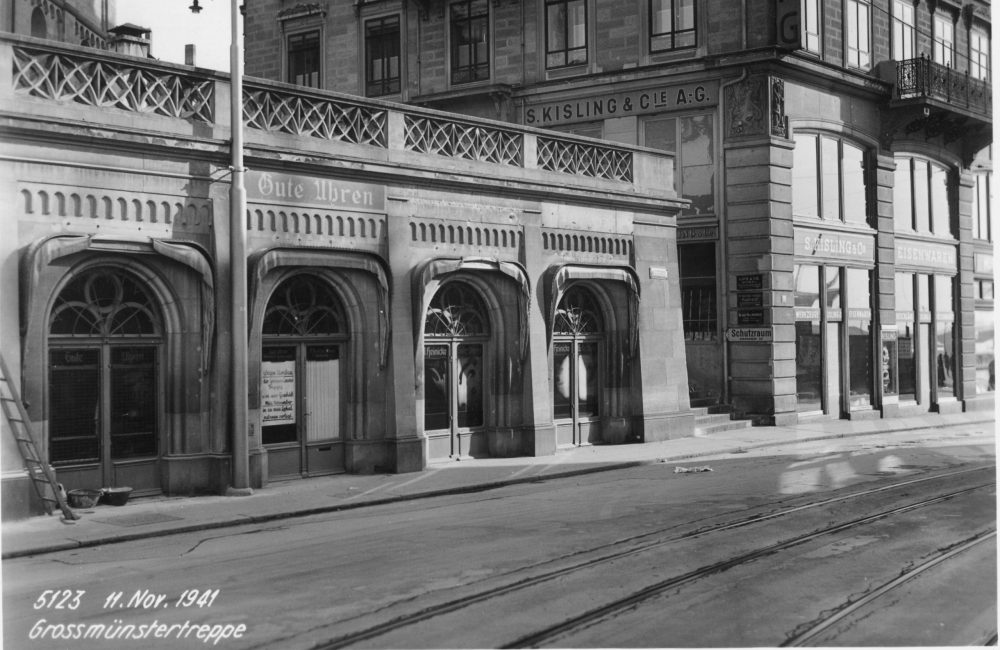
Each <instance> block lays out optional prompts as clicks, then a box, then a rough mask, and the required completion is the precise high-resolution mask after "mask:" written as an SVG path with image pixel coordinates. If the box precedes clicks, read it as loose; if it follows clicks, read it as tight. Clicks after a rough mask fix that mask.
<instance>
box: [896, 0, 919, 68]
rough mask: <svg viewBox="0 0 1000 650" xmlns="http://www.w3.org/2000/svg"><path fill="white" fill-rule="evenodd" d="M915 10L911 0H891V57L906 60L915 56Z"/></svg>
mask: <svg viewBox="0 0 1000 650" xmlns="http://www.w3.org/2000/svg"><path fill="white" fill-rule="evenodd" d="M915 14H916V12H915V10H914V8H913V2H912V0H893V2H892V58H893V59H895V60H897V61H906V60H907V59H912V58H913V57H914V56H916V49H915V48H916V41H915V40H914V37H915V35H916V29H917V28H916V25H917V22H916V15H915Z"/></svg>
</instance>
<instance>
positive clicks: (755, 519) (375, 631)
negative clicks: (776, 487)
mask: <svg viewBox="0 0 1000 650" xmlns="http://www.w3.org/2000/svg"><path fill="white" fill-rule="evenodd" d="M987 471H988V472H989V473H990V476H991V477H992V476H993V473H994V472H995V467H993V466H990V467H977V468H971V469H961V470H956V471H951V472H944V473H938V474H934V475H932V476H921V477H918V478H913V479H908V480H905V481H899V482H896V483H892V484H889V485H880V486H877V487H874V488H869V489H865V490H860V491H853V492H850V493H847V494H840V495H836V496H833V497H829V498H825V499H820V500H816V501H811V502H809V503H805V504H798V505H794V506H791V507H785V508H781V509H779V510H776V511H772V512H765V513H755V514H753V515H750V516H745V517H741V518H738V519H735V520H730V521H724V522H720V523H717V524H711V525H707V526H700V527H698V528H695V529H693V530H689V531H686V532H683V533H680V534H673V535H669V536H667V537H663V535H664V533H669V532H670V531H671V530H673V529H674V528H676V527H675V526H674V527H671V528H659V529H657V530H654V531H649V532H646V533H643V534H641V535H635V536H631V537H629V538H625V539H621V540H616V541H614V542H610V543H609V544H606V545H603V546H600V547H596V548H593V549H588V550H587V551H580V552H578V553H576V554H575V555H577V556H582V555H592V554H593V553H595V552H596V553H602V552H603V554H601V555H599V556H598V557H589V558H586V559H581V560H578V561H575V562H572V563H571V564H569V565H566V566H562V567H558V568H555V569H550V570H547V571H543V572H541V573H536V574H534V575H529V576H527V577H523V578H520V579H515V580H514V581H512V582H507V583H506V584H501V585H497V586H493V587H488V588H485V589H479V590H477V591H473V592H472V593H469V594H461V595H460V596H459V597H455V598H450V599H448V600H446V601H444V602H441V603H437V604H433V605H429V606H426V607H423V608H421V609H419V610H417V611H414V612H410V613H406V614H401V615H398V616H396V617H394V618H392V619H390V620H388V621H384V622H380V623H378V624H377V625H373V626H370V627H366V628H364V629H360V630H356V631H353V632H350V633H347V634H343V635H341V636H338V637H335V638H333V639H330V640H329V641H327V642H323V643H319V644H317V645H315V646H314V647H315V648H323V649H327V648H329V649H333V648H345V647H349V646H352V645H354V644H357V643H360V642H364V641H368V640H371V639H375V638H378V637H380V636H383V635H385V634H389V633H391V632H394V631H398V630H402V629H405V628H407V627H410V626H414V625H418V624H420V623H425V622H427V621H431V620H433V619H435V618H437V617H440V616H443V615H446V614H450V613H453V612H458V611H460V610H462V609H465V608H468V607H471V606H473V605H476V604H480V603H485V602H487V601H489V600H492V599H495V598H498V597H503V596H508V595H512V594H515V593H517V592H519V591H524V590H528V589H530V588H532V587H535V586H538V585H541V584H543V583H546V582H549V581H553V580H556V579H559V578H562V577H566V576H570V575H572V574H575V573H577V572H581V571H584V570H587V569H592V568H595V567H599V566H600V565H603V564H607V563H612V562H615V561H618V560H622V559H625V558H627V557H629V556H635V555H638V554H641V553H646V552H649V551H653V550H656V549H658V548H661V547H664V546H668V545H670V544H674V543H677V542H681V541H685V540H691V539H694V538H699V537H702V536H707V535H710V534H713V533H720V532H725V531H730V530H735V529H739V528H743V527H747V526H752V525H755V524H760V523H765V522H769V521H773V520H775V519H778V518H781V517H787V516H789V515H793V514H796V513H801V512H806V511H809V510H814V509H818V508H822V507H825V506H830V505H834V504H838V503H844V502H849V501H852V500H857V499H862V498H864V497H869V496H877V495H880V494H882V493H886V492H891V491H895V490H902V489H905V488H908V487H913V486H918V485H920V484H924V483H927V482H930V481H939V480H945V479H952V478H955V477H958V476H962V475H966V474H972V473H976V472H987ZM993 484H995V483H994V482H990V483H983V484H977V485H975V486H972V487H967V488H964V489H961V490H957V491H952V492H949V493H947V494H944V495H938V496H935V497H933V498H930V499H925V500H921V501H919V502H917V503H912V504H907V505H904V506H900V507H897V508H892V509H889V510H886V511H881V512H878V513H875V514H873V515H869V516H865V517H861V518H856V519H853V520H851V521H848V522H844V523H840V524H836V525H831V526H826V527H824V528H821V529H819V530H814V531H811V532H810V533H808V534H804V535H800V536H797V537H794V538H792V539H789V540H784V541H782V542H778V543H776V544H771V545H768V546H765V547H763V548H760V549H755V550H753V551H750V552H747V553H743V554H739V555H737V556H734V557H731V558H728V559H726V560H722V561H719V562H715V563H712V564H710V565H706V566H704V567H700V568H699V569H695V570H694V571H690V572H686V573H684V574H681V575H678V576H674V577H671V578H669V579H666V580H663V581H660V582H657V583H655V584H653V585H651V586H649V587H646V588H645V589H642V590H640V591H637V592H635V593H633V594H631V595H629V596H627V597H625V598H622V599H618V600H615V601H613V602H612V603H609V604H607V605H605V606H602V607H600V608H595V609H593V610H590V611H588V612H585V613H584V614H582V615H580V616H577V617H574V618H571V619H569V620H567V621H564V622H563V623H561V624H558V625H556V626H552V627H550V628H546V629H545V630H541V631H537V632H534V633H532V634H529V635H526V636H524V637H522V638H520V639H518V640H516V641H515V642H513V643H512V644H509V645H506V646H503V647H525V646H532V645H537V644H541V643H544V642H546V640H548V639H554V638H558V637H559V636H562V635H563V634H566V633H569V632H570V631H572V630H576V629H581V628H582V627H586V626H589V625H592V624H596V623H597V622H599V621H600V620H602V619H604V618H607V617H608V616H610V615H613V613H614V612H616V611H621V610H624V609H629V608H631V607H635V606H636V605H637V604H639V603H641V602H642V601H644V600H647V599H649V598H653V597H655V596H657V595H659V594H662V593H664V592H666V591H669V590H670V589H673V588H675V587H677V586H679V585H681V584H684V583H685V582H690V581H693V580H697V579H698V578H700V577H704V576H707V575H711V574H713V573H719V572H722V571H725V570H727V569H729V568H732V567H734V566H738V565H739V564H744V563H747V562H751V561H753V560H755V559H757V558H760V557H764V556H767V555H770V554H773V553H777V552H780V551H781V550H784V549H786V548H791V547H793V546H796V545H799V544H803V543H805V542H807V541H810V540H812V539H815V538H817V537H820V536H823V535H828V534H833V533H836V532H840V531H844V530H847V529H849V528H852V527H855V526H861V525H864V524H866V523H871V522H873V521H877V520H879V519H884V518H886V517H890V516H892V515H894V514H901V513H904V512H908V511H910V510H913V509H917V508H921V507H926V506H928V505H932V504H935V503H940V502H942V501H946V500H948V499H952V498H955V497H957V496H960V495H962V494H966V493H968V492H971V491H974V490H978V489H981V488H983V487H986V486H988V485H993ZM657 537H658V539H657ZM650 538H653V539H652V540H651V539H650ZM623 545H630V546H629V547H628V548H621V547H622V546H623ZM608 550H611V552H606V551H608ZM559 560H561V561H565V560H566V558H565V557H564V558H559ZM559 560H550V561H547V562H546V563H551V562H555V561H559ZM539 566H540V565H535V566H533V567H521V568H519V569H516V570H513V571H511V572H509V573H508V574H506V576H507V577H508V578H509V577H511V576H513V575H515V574H517V573H523V572H524V571H525V570H537V568H538V567H539ZM502 577H503V576H500V577H499V578H502ZM399 604H400V603H398V602H397V603H395V604H390V605H387V606H385V607H383V608H380V609H382V610H387V609H388V608H390V607H393V606H398V605H399ZM344 622H346V621H340V623H344Z"/></svg>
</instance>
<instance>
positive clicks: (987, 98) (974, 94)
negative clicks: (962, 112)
mask: <svg viewBox="0 0 1000 650" xmlns="http://www.w3.org/2000/svg"><path fill="white" fill-rule="evenodd" d="M896 97H897V99H914V98H920V97H926V98H930V99H938V100H941V101H943V102H947V103H948V104H951V105H952V106H956V107H959V108H965V109H968V110H971V111H975V112H977V113H980V114H983V115H991V114H992V110H993V90H992V87H991V86H990V84H989V82H987V81H983V80H980V79H974V78H972V77H970V76H969V75H968V74H967V73H964V72H958V71H957V70H953V69H951V68H949V67H947V66H943V65H941V64H940V63H935V62H934V61H932V60H930V59H928V58H926V57H920V58H916V59H908V60H906V61H900V62H899V63H897V64H896Z"/></svg>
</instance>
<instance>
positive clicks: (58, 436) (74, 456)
mask: <svg viewBox="0 0 1000 650" xmlns="http://www.w3.org/2000/svg"><path fill="white" fill-rule="evenodd" d="M99 361H100V353H99V352H98V350H81V349H56V350H51V351H50V352H49V459H50V460H51V461H52V463H54V464H59V463H68V462H97V461H98V460H99V459H100V453H101V452H100V437H99V435H98V412H99V411H98V409H99V408H100V387H101V374H100V366H99Z"/></svg>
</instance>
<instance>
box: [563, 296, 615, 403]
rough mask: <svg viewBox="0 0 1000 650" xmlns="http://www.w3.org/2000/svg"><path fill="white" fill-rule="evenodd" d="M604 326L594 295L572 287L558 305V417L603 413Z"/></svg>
mask: <svg viewBox="0 0 1000 650" xmlns="http://www.w3.org/2000/svg"><path fill="white" fill-rule="evenodd" d="M603 332H604V325H603V322H602V319H601V314H600V310H599V309H598V307H597V302H596V301H595V300H594V295H593V294H592V293H591V292H590V291H588V290H587V289H586V288H584V287H582V286H579V285H576V286H573V287H570V288H569V289H568V290H567V291H566V293H565V294H564V295H563V297H562V299H561V300H560V301H559V306H558V307H557V308H556V315H555V322H554V323H553V332H552V339H553V341H552V375H553V377H552V402H553V406H554V410H555V412H554V417H555V419H557V420H560V419H569V418H572V419H574V420H578V419H584V418H594V417H597V416H598V415H600V413H599V411H600V395H599V394H598V387H599V386H600V385H601V382H600V380H599V376H600V371H601V369H600V355H601V343H602V340H603Z"/></svg>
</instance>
